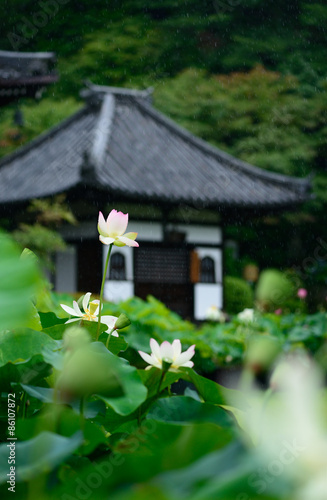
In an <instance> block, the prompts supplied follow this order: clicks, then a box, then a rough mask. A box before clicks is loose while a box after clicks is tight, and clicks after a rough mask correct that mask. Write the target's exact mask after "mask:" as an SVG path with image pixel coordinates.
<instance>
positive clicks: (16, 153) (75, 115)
mask: <svg viewBox="0 0 327 500" xmlns="http://www.w3.org/2000/svg"><path fill="white" fill-rule="evenodd" d="M89 112H90V108H89V107H88V106H83V108H82V109H79V110H78V111H76V112H75V113H73V114H72V115H71V116H69V117H68V118H66V119H65V120H63V121H61V122H60V123H58V124H57V125H55V126H54V127H51V128H50V129H49V130H46V131H45V132H43V133H42V134H40V135H38V136H37V137H35V138H34V139H32V140H31V141H29V142H28V143H27V144H23V145H22V146H21V147H19V148H18V149H16V151H14V152H13V153H10V154H8V155H6V156H4V158H2V159H1V160H0V168H1V167H3V166H5V165H7V164H8V163H10V162H11V161H12V160H16V159H17V158H19V157H20V156H22V155H24V154H25V153H28V152H29V151H30V150H31V149H33V148H34V147H35V146H38V145H39V144H42V143H43V142H44V141H46V140H47V139H49V138H50V137H52V136H54V135H55V134H57V133H58V132H60V130H62V129H65V128H66V127H68V126H69V125H71V124H72V123H73V122H74V121H75V120H78V119H79V118H81V117H82V116H83V115H84V114H87V113H89Z"/></svg>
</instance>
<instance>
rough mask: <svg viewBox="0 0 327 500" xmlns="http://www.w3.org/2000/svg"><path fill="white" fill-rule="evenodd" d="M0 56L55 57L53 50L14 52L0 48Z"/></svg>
mask: <svg viewBox="0 0 327 500" xmlns="http://www.w3.org/2000/svg"><path fill="white" fill-rule="evenodd" d="M0 57H8V58H11V59H12V58H13V57H16V58H22V59H52V58H55V57H56V54H55V52H14V51H10V50H0Z"/></svg>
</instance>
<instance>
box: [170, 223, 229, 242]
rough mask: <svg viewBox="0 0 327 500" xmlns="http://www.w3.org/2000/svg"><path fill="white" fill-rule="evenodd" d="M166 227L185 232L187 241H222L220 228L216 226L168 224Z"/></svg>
mask: <svg viewBox="0 0 327 500" xmlns="http://www.w3.org/2000/svg"><path fill="white" fill-rule="evenodd" d="M168 229H169V230H177V231H181V232H183V233H186V241H187V243H201V244H203V245H205V244H210V245H220V244H221V243H222V230H221V228H219V227H217V226H200V225H190V224H169V225H168Z"/></svg>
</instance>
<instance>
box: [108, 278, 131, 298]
mask: <svg viewBox="0 0 327 500" xmlns="http://www.w3.org/2000/svg"><path fill="white" fill-rule="evenodd" d="M103 295H104V298H105V300H109V301H110V302H115V303H116V302H120V301H122V300H127V299H129V298H130V297H133V296H134V283H133V282H131V281H116V280H112V281H106V282H105V284H104V292H103Z"/></svg>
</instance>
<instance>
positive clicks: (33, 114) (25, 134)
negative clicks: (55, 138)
mask: <svg viewBox="0 0 327 500" xmlns="http://www.w3.org/2000/svg"><path fill="white" fill-rule="evenodd" d="M75 99H76V95H74V96H73V97H67V98H66V99H65V98H61V100H60V101H54V100H53V99H51V98H49V97H48V98H46V99H42V101H40V102H38V103H37V104H35V103H33V102H30V101H26V102H22V103H21V104H20V110H21V111H22V112H23V115H24V122H25V123H24V126H23V127H22V128H20V129H17V128H16V127H15V126H14V125H13V114H14V110H15V106H14V105H10V106H7V107H5V108H0V157H1V156H4V155H6V154H8V153H11V152H12V151H14V150H15V149H17V147H19V146H21V145H22V144H24V143H25V142H27V141H29V140H31V139H33V138H34V137H36V136H38V135H40V134H42V133H43V132H45V131H46V130H48V129H49V128H50V127H52V126H54V125H56V124H58V123H60V122H61V121H62V120H63V119H65V118H67V117H68V116H69V115H70V114H72V113H73V112H75V111H76V110H77V109H78V108H79V107H80V105H79V104H78V103H77V102H76V100H75Z"/></svg>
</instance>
